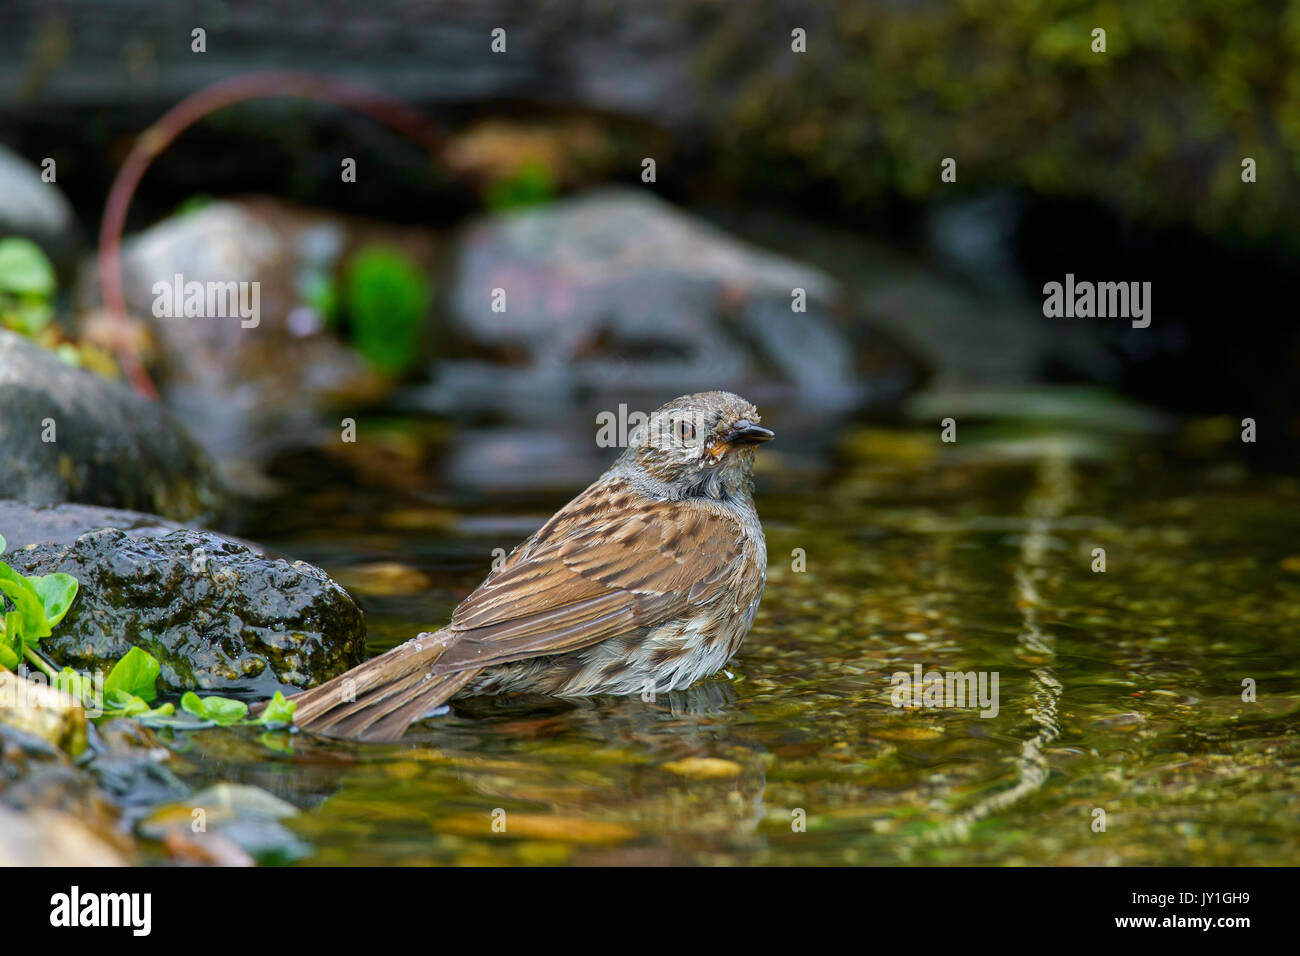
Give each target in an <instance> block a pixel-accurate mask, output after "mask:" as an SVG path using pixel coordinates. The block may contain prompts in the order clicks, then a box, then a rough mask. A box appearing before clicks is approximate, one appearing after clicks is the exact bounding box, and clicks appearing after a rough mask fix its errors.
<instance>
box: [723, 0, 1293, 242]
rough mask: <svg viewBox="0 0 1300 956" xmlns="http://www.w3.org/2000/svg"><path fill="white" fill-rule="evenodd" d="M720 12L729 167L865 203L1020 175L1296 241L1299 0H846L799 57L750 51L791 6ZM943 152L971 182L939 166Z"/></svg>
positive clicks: (1208, 225) (740, 176)
mask: <svg viewBox="0 0 1300 956" xmlns="http://www.w3.org/2000/svg"><path fill="white" fill-rule="evenodd" d="M722 16H723V19H724V22H722V23H720V24H719V25H718V28H717V29H716V31H714V32H713V34H712V37H713V39H712V40H711V41H710V44H709V46H708V47H707V48H706V49H705V50H704V51H703V55H702V57H701V61H700V64H699V66H700V69H701V70H702V72H703V74H704V76H705V77H707V82H708V83H709V85H710V86H712V87H713V88H715V89H717V90H719V91H722V90H725V91H726V102H725V104H722V103H720V104H719V105H720V106H722V108H723V109H726V110H728V113H727V117H728V122H727V123H726V125H725V130H726V135H725V139H724V140H723V141H722V142H721V143H720V146H721V147H722V151H721V152H722V155H723V156H725V160H724V162H725V168H724V170H723V172H724V174H726V175H728V176H729V177H730V178H731V179H733V180H735V181H738V182H740V183H753V184H754V185H756V186H760V187H762V186H766V187H767V188H769V189H770V188H772V187H773V186H774V185H775V186H777V187H780V186H781V185H782V179H785V180H786V181H787V182H788V183H790V184H791V185H792V186H794V188H797V184H798V183H806V182H808V181H809V179H812V180H813V181H814V182H818V183H826V184H834V185H835V186H836V187H837V188H838V190H839V195H840V198H841V200H842V201H843V202H845V203H848V204H862V206H863V208H870V205H871V204H872V203H874V202H877V201H879V200H881V199H882V198H883V197H885V196H887V195H889V194H891V193H893V194H902V195H904V196H909V197H916V198H926V197H929V196H933V195H936V194H939V193H940V191H942V190H964V189H967V188H969V187H974V186H980V185H1013V186H1019V187H1024V188H1027V189H1031V190H1034V191H1037V192H1040V193H1043V194H1046V195H1054V196H1068V197H1087V198H1092V199H1096V200H1098V201H1100V202H1102V203H1105V204H1106V205H1108V206H1110V207H1111V208H1113V209H1115V210H1116V211H1118V212H1119V213H1120V214H1121V215H1127V216H1131V217H1142V218H1145V219H1148V220H1151V221H1155V222H1166V223H1168V222H1179V223H1188V224H1191V225H1195V226H1198V227H1200V228H1202V229H1204V230H1206V231H1208V232H1212V233H1215V234H1220V235H1224V236H1227V237H1230V238H1232V237H1237V236H1266V235H1269V234H1271V233H1274V232H1280V233H1283V234H1286V235H1288V236H1289V237H1290V238H1291V239H1292V240H1293V241H1295V242H1300V220H1297V218H1296V216H1295V214H1294V210H1295V209H1296V208H1297V205H1300V158H1298V157H1300V59H1297V57H1296V56H1295V50H1296V49H1297V44H1298V43H1300V3H1296V2H1294V0H1291V2H1285V3H1241V2H1224V0H1147V2H1143V3H1136V4H1123V5H1119V4H1100V5H1088V4H1079V3H1077V2H1075V0H1041V2H1034V3H1013V4H1006V3H996V2H992V0H965V2H961V3H921V4H862V3H859V2H855V0H831V2H829V3H828V4H826V6H825V7H824V8H822V9H821V11H820V13H819V17H818V19H819V21H820V22H819V23H818V24H817V25H815V26H814V27H812V28H810V29H809V30H808V43H809V49H810V52H809V54H808V55H806V56H793V57H792V56H790V55H784V56H762V57H755V56H754V51H755V50H767V49H771V43H772V39H771V38H772V37H773V36H775V35H776V34H777V33H778V32H782V33H784V34H785V35H786V36H788V32H789V27H788V25H786V26H783V25H782V24H781V23H780V22H778V21H779V17H778V16H777V14H775V13H770V12H767V11H764V10H763V9H761V8H760V9H753V10H751V9H749V7H748V6H742V5H736V6H735V7H733V8H731V9H729V10H727V11H723V12H722ZM1096 28H1102V29H1104V30H1105V31H1106V52H1104V53H1102V52H1093V48H1092V47H1093V37H1092V31H1093V30H1094V29H1096ZM787 54H788V50H787ZM721 95H722V94H721V93H720V94H719V96H720V98H721ZM945 156H951V157H954V158H956V159H957V160H958V163H959V170H958V184H959V185H951V184H947V185H946V184H944V183H942V182H941V181H940V178H939V163H940V160H941V159H942V158H943V157H945ZM1243 157H1252V158H1254V159H1255V160H1256V161H1257V164H1258V171H1259V172H1258V175H1259V183H1258V184H1257V185H1252V184H1247V183H1243V182H1242V181H1241V161H1242V159H1243Z"/></svg>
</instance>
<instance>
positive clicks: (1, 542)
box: [0, 534, 5, 554]
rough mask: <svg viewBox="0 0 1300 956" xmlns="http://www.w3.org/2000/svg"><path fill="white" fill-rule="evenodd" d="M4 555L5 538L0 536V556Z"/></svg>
mask: <svg viewBox="0 0 1300 956" xmlns="http://www.w3.org/2000/svg"><path fill="white" fill-rule="evenodd" d="M4 553H5V536H4V535H2V534H0V554H4Z"/></svg>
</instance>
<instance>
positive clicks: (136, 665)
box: [104, 647, 162, 710]
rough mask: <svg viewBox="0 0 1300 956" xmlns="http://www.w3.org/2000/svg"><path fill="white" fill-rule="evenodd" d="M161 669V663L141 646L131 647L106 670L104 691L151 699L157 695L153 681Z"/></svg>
mask: <svg viewBox="0 0 1300 956" xmlns="http://www.w3.org/2000/svg"><path fill="white" fill-rule="evenodd" d="M161 670H162V667H161V665H159V663H158V661H157V659H155V658H154V656H153V655H152V654H150V653H149V652H148V651H146V650H143V649H142V648H139V647H133V648H131V649H130V650H129V651H127V652H126V653H125V654H124V655H123V656H122V659H121V660H120V661H118V662H117V663H116V664H114V665H113V669H112V670H110V671H109V672H108V677H107V678H106V679H105V680H104V691H105V693H112V692H113V691H121V692H123V693H126V694H131V695H135V696H138V697H140V698H141V699H143V700H145V701H151V700H153V699H154V698H155V697H157V696H158V692H157V690H155V689H154V681H156V680H157V679H158V674H159V672H161ZM145 709H146V710H147V709H148V708H145Z"/></svg>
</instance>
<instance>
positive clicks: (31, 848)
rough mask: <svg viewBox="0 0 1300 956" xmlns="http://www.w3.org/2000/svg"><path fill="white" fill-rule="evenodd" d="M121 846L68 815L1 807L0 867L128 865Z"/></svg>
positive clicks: (128, 860) (51, 811)
mask: <svg viewBox="0 0 1300 956" xmlns="http://www.w3.org/2000/svg"><path fill="white" fill-rule="evenodd" d="M131 862H132V861H131V860H130V859H129V858H128V857H127V855H126V854H124V853H123V852H122V850H121V848H120V847H118V846H116V845H114V844H113V843H112V842H110V841H109V840H106V839H105V838H104V837H103V836H102V835H101V834H99V833H96V832H95V830H94V829H93V828H91V827H90V826H88V825H86V824H85V823H83V822H82V821H81V820H78V819H77V818H76V817H75V816H73V815H72V814H70V813H61V812H59V811H56V810H32V811H30V812H29V813H26V814H21V813H17V812H15V811H13V810H10V809H8V808H6V807H4V806H0V866H3V867H11V866H21V867H28V866H77V867H83V866H129V865H130V864H131Z"/></svg>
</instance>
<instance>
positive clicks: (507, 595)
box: [290, 391, 775, 741]
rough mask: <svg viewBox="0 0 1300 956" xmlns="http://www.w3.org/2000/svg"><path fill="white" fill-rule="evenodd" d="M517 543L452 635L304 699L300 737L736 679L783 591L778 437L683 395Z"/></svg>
mask: <svg viewBox="0 0 1300 956" xmlns="http://www.w3.org/2000/svg"><path fill="white" fill-rule="evenodd" d="M642 418H643V420H642V421H640V422H639V423H638V425H637V426H636V428H634V429H633V430H632V431H631V434H630V436H629V439H628V443H627V447H626V448H625V450H624V451H623V452H622V454H620V455H619V457H618V459H617V460H616V461H615V462H614V463H613V464H612V465H611V466H610V467H609V469H608V470H606V471H605V473H604V474H602V475H601V476H600V477H599V478H598V479H596V481H595V482H594V483H592V484H591V485H590V486H589V487H587V489H586V490H584V491H583V492H581V493H580V494H579V495H578V496H577V497H575V498H574V499H573V500H572V501H570V502H569V503H568V504H566V505H565V506H564V507H562V508H561V509H560V510H559V511H557V512H556V513H555V514H554V515H553V516H552V517H551V518H550V520H548V521H547V522H546V523H545V524H543V525H542V526H541V527H540V528H539V529H538V530H537V531H536V532H535V533H534V534H533V535H532V536H530V537H529V538H527V539H526V540H525V541H523V542H522V543H521V544H520V545H519V546H518V547H516V548H515V549H514V550H513V551H512V552H511V553H510V554H509V555H508V556H507V557H506V559H505V561H503V562H502V563H501V564H500V565H499V566H498V567H496V568H494V569H493V570H492V571H491V572H490V573H489V574H488V576H487V577H486V578H485V579H484V580H483V582H482V583H481V584H480V585H479V586H478V587H477V588H475V589H474V590H473V591H472V592H471V593H470V594H469V596H468V597H466V598H465V600H464V601H462V602H461V603H460V604H459V605H458V606H457V607H456V609H455V610H454V611H453V612H452V615H451V620H450V621H449V622H448V623H447V625H446V626H445V627H443V628H441V629H440V630H438V631H436V632H434V633H429V632H425V633H421V634H420V635H418V636H417V637H415V638H412V639H411V640H408V641H406V642H405V643H403V644H401V645H399V646H397V647H394V648H393V649H392V650H390V651H387V652H385V653H383V654H380V655H379V656H377V657H374V658H372V659H371V660H369V661H366V662H365V663H363V664H361V665H359V666H357V667H354V668H352V669H351V670H349V671H347V672H345V673H343V674H341V675H339V676H338V677H335V678H333V679H332V680H330V681H327V682H326V683H324V684H321V685H319V686H317V687H314V688H311V689H309V690H306V691H303V692H301V693H299V694H296V695H294V696H293V697H292V698H290V699H291V700H293V701H295V702H296V706H295V710H294V714H293V721H294V724H295V725H296V726H298V727H299V728H300V729H302V730H305V731H308V732H311V733H314V734H318V735H321V736H326V737H336V738H344V739H354V740H373V741H391V740H397V739H399V738H400V737H401V736H402V735H403V734H404V733H405V732H406V730H407V728H408V727H409V726H410V725H411V724H412V723H414V722H415V721H417V720H420V719H423V718H424V717H426V716H430V715H431V713H432V712H435V711H437V710H438V709H439V708H440V707H442V705H443V704H445V703H446V702H447V701H449V700H451V699H453V698H455V697H458V696H459V697H469V696H474V695H481V694H510V693H533V694H545V695H550V696H554V697H560V698H564V697H586V696H591V695H596V694H614V695H629V694H642V695H646V697H647V699H650V698H649V696H648V693H667V692H668V691H672V690H678V689H681V688H684V687H687V686H689V685H690V684H692V683H694V682H695V681H697V680H699V679H701V678H703V677H707V676H709V675H711V674H714V673H716V672H718V671H719V670H722V669H723V667H724V666H725V665H726V663H727V661H728V660H730V658H731V657H732V655H734V654H735V653H736V651H737V650H738V649H739V648H740V645H741V642H742V641H743V640H744V638H745V635H746V634H748V632H749V630H750V628H751V626H752V625H753V622H754V615H755V613H756V612H757V610H758V603H759V599H760V598H761V597H762V594H763V588H764V585H765V584H766V581H767V546H766V542H765V539H764V537H763V526H762V524H761V523H760V522H759V518H758V512H757V510H756V509H755V507H754V483H753V464H754V456H755V450H756V448H757V446H758V445H760V444H762V443H764V442H767V441H770V440H771V439H772V438H774V437H775V436H774V433H773V432H772V431H771V430H770V429H767V428H764V427H763V426H762V425H760V424H759V421H760V417H759V414H758V410H757V409H756V408H755V407H754V406H753V405H751V404H750V403H749V402H747V401H746V400H745V399H743V398H741V397H740V396H739V395H735V394H733V393H731V392H724V391H712V392H699V393H696V394H692V395H683V396H681V397H679V398H676V399H673V400H672V401H671V402H668V403H666V404H664V405H662V406H660V407H659V408H658V409H656V410H655V411H654V412H652V413H651V414H650V415H648V416H642Z"/></svg>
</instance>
